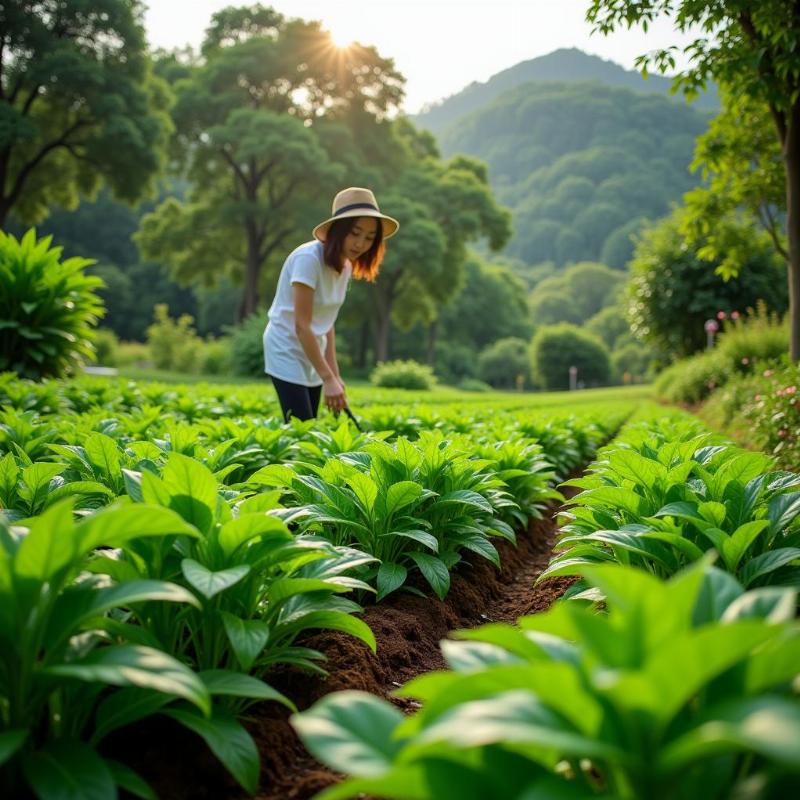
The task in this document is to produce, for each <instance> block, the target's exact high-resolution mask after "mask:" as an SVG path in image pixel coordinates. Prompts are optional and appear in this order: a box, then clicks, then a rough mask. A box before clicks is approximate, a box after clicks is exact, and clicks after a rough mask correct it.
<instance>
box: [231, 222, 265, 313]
mask: <svg viewBox="0 0 800 800" xmlns="http://www.w3.org/2000/svg"><path fill="white" fill-rule="evenodd" d="M245 228H246V230H247V257H246V260H245V264H244V285H243V287H242V301H241V304H240V305H239V318H238V319H237V320H236V321H237V322H242V321H243V320H245V319H247V317H249V316H250V315H251V314H254V313H255V312H256V309H257V307H258V274H259V272H261V241H260V237H259V235H258V230H257V228H256V225H255V223H254V222H253V221H252V220H248V221H247V223H246V224H245Z"/></svg>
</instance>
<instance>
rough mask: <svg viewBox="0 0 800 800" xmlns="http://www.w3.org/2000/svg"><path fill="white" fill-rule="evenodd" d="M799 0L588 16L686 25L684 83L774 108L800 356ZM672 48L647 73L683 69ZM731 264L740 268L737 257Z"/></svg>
mask: <svg viewBox="0 0 800 800" xmlns="http://www.w3.org/2000/svg"><path fill="white" fill-rule="evenodd" d="M798 11H799V9H798V5H797V2H796V0H759V2H758V3H753V2H752V0H644V2H642V0H591V3H590V6H589V10H588V12H587V15H586V16H587V19H588V21H589V22H591V23H592V24H593V25H594V29H595V30H596V31H599V32H601V33H604V34H609V33H611V32H612V31H614V30H616V29H618V28H620V27H623V26H624V27H627V28H631V27H632V26H634V25H642V26H643V27H645V28H646V27H647V26H648V25H649V24H650V23H652V22H653V21H654V20H656V19H657V18H659V17H662V16H665V15H666V16H668V17H669V18H671V19H672V20H673V21H674V24H675V27H676V29H677V30H678V31H681V32H688V31H695V30H699V33H698V35H697V36H696V37H695V38H694V39H693V40H692V41H691V42H690V43H689V44H688V45H686V46H685V47H684V48H683V53H684V55H685V56H687V57H688V66H687V67H686V68H685V69H683V70H682V71H680V72H679V73H678V74H677V76H676V77H675V79H674V86H675V88H676V89H682V90H683V91H684V92H685V93H686V94H687V95H689V96H694V95H696V94H697V93H698V91H700V90H702V89H703V88H704V87H705V86H706V85H707V84H708V82H709V81H710V80H714V81H716V82H717V83H718V84H719V85H720V86H721V87H722V88H723V89H724V90H725V91H727V92H729V93H730V94H734V95H736V96H738V97H744V96H746V97H747V98H748V99H750V100H752V101H754V102H755V103H756V104H763V105H765V106H766V107H767V108H768V109H769V114H770V117H771V118H772V122H773V126H774V130H775V134H776V137H777V140H778V142H779V143H780V146H781V153H782V156H783V165H784V172H785V189H786V233H787V240H788V248H787V250H788V256H789V258H788V285H789V290H788V294H789V312H790V318H791V336H790V355H791V357H792V359H793V360H795V361H796V360H798V359H800V13H798ZM677 50H678V47H677V46H675V45H673V46H671V47H667V48H663V49H660V50H655V51H653V52H650V53H645V54H643V55H642V56H640V57H639V59H638V60H637V62H638V64H639V66H640V67H641V68H642V71H644V72H645V73H646V71H647V70H648V68H650V67H651V66H652V67H654V68H655V69H656V70H657V71H659V72H662V73H664V72H667V71H671V70H674V69H675V65H676V58H675V53H676V51H677ZM726 266H727V267H728V268H732V267H735V263H733V262H730V263H728V264H727V265H726Z"/></svg>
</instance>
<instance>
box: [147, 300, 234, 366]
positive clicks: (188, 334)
mask: <svg viewBox="0 0 800 800" xmlns="http://www.w3.org/2000/svg"><path fill="white" fill-rule="evenodd" d="M154 316H155V321H154V322H153V324H152V325H150V327H149V328H148V329H147V347H148V350H149V353H150V358H151V359H152V362H153V366H154V367H156V369H165V370H174V371H175V372H183V373H190V374H191V373H199V374H202V375H225V374H228V373H229V372H230V362H231V355H230V345H229V342H228V341H227V340H226V339H212V338H209V339H208V340H206V341H204V340H203V339H201V338H200V337H199V336H198V335H197V332H196V331H195V329H194V325H193V323H194V320H193V318H192V317H191V316H190V315H189V314H181V316H180V317H178V319H173V318H172V317H170V316H169V308H168V306H167V305H166V304H165V303H159V304H158V305H157V306H156V307H155V314H154Z"/></svg>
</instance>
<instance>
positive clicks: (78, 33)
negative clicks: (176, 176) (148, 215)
mask: <svg viewBox="0 0 800 800" xmlns="http://www.w3.org/2000/svg"><path fill="white" fill-rule="evenodd" d="M142 14H143V5H142V4H141V3H139V2H137V0H96V1H95V2H92V3H86V2H83V0H20V1H19V2H14V3H2V4H0V225H2V224H3V223H4V222H5V219H6V217H7V216H8V214H9V212H10V211H12V210H13V213H14V216H15V217H16V218H17V219H19V220H21V221H23V222H26V223H28V222H36V221H39V220H41V219H43V218H44V217H45V216H46V215H47V213H48V211H49V210H50V208H51V207H53V206H61V207H64V208H74V207H75V206H76V205H77V204H78V200H79V196H80V195H81V194H84V195H91V194H93V193H94V192H95V191H96V190H97V189H98V187H99V186H100V184H101V182H103V181H105V182H106V183H107V184H108V185H109V186H110V187H111V189H112V191H113V192H114V194H115V195H116V196H117V197H119V198H121V199H123V200H126V201H131V202H132V201H135V200H138V199H139V198H141V197H142V196H143V195H145V194H147V193H148V192H150V191H151V190H152V189H153V187H154V180H155V177H156V176H157V175H158V173H159V172H160V171H161V170H162V168H163V166H164V160H165V149H166V145H167V140H168V136H169V134H170V131H171V123H170V118H169V114H168V108H169V105H170V102H171V97H170V93H169V90H168V88H167V86H166V84H165V83H164V82H163V81H161V80H159V79H157V78H155V77H154V76H153V74H152V70H151V67H150V60H149V57H148V55H147V52H146V47H145V39H144V31H143V27H142Z"/></svg>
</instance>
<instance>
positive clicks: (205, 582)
mask: <svg viewBox="0 0 800 800" xmlns="http://www.w3.org/2000/svg"><path fill="white" fill-rule="evenodd" d="M181 572H183V576H184V577H185V578H186V580H187V581H189V583H190V584H191V585H192V586H193V587H194V588H195V589H197V591H198V592H200V594H201V595H203V597H205V598H206V599H207V600H210V599H211V598H212V597H214V596H215V595H217V594H219V593H220V592H224V591H225V590H226V589H229V588H230V587H231V586H234V585H235V584H237V583H239V581H240V580H242V578H244V577H245V576H246V575H248V574H249V573H250V565H249V564H239V565H238V566H235V567H229V568H228V569H221V570H218V571H217V572H212V571H211V570H210V569H208V568H207V567H204V566H203V565H202V564H201V563H199V562H198V561H195V560H194V559H193V558H184V559H183V561H181Z"/></svg>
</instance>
